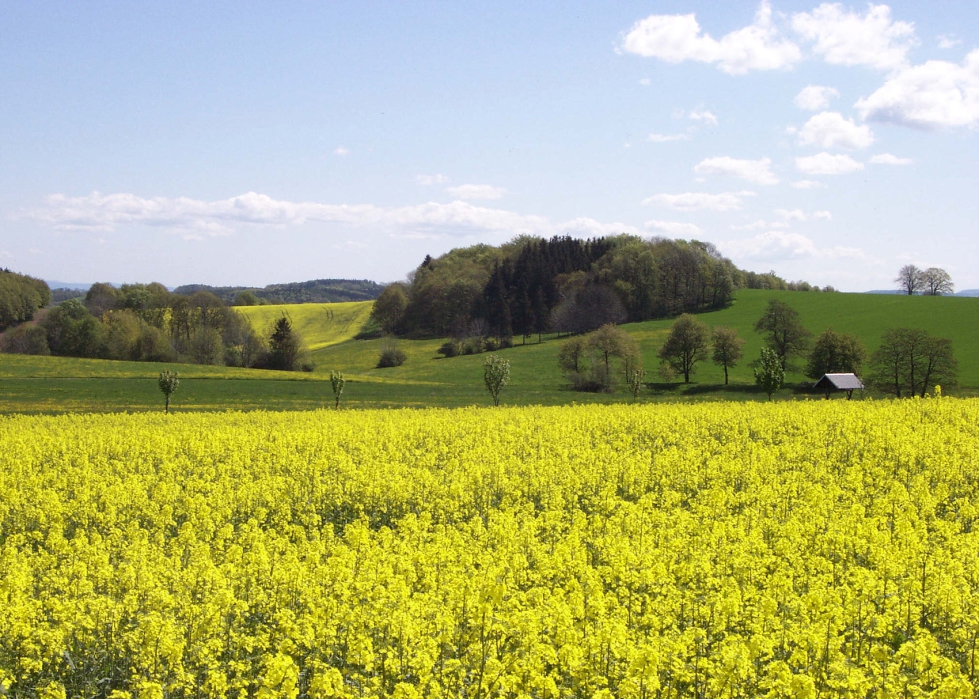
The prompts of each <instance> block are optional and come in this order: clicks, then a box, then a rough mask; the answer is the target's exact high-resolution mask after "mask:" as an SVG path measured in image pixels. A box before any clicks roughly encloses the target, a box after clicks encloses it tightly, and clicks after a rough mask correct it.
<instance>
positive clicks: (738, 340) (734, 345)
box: [710, 325, 745, 386]
mask: <svg viewBox="0 0 979 699" xmlns="http://www.w3.org/2000/svg"><path fill="white" fill-rule="evenodd" d="M710 339H711V347H712V348H713V353H712V354H711V359H713V360H714V364H716V365H717V366H719V367H724V385H725V386H727V370H728V369H733V368H734V367H736V366H737V365H738V362H739V361H741V357H742V356H744V343H745V340H744V338H742V337H738V331H737V330H735V329H734V328H725V327H724V326H722V325H718V326H716V327H714V329H713V330H711V334H710Z"/></svg>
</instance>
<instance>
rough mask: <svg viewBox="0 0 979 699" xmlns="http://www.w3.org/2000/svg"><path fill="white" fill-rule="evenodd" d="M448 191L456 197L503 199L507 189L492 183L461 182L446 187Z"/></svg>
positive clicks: (470, 199) (466, 198)
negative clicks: (455, 185)
mask: <svg viewBox="0 0 979 699" xmlns="http://www.w3.org/2000/svg"><path fill="white" fill-rule="evenodd" d="M445 191H446V192H448V193H449V194H451V195H452V196H454V197H455V198H456V199H463V200H465V201H472V200H477V199H501V198H502V197H503V195H504V194H506V190H505V189H503V188H502V187H494V186H493V185H491V184H460V185H459V186H457V187H446V189H445Z"/></svg>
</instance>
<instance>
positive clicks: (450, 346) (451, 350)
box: [436, 340, 462, 359]
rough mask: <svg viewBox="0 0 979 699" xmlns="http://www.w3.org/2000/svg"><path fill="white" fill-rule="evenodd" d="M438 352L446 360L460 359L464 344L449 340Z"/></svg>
mask: <svg viewBox="0 0 979 699" xmlns="http://www.w3.org/2000/svg"><path fill="white" fill-rule="evenodd" d="M436 351H437V352H438V354H441V355H442V356H443V357H445V358H446V359H448V358H449V357H458V356H459V355H460V354H462V343H460V342H456V341H455V340H449V341H448V342H446V343H445V344H444V345H442V346H441V347H439V348H438V350H436Z"/></svg>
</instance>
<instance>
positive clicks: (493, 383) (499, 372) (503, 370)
mask: <svg viewBox="0 0 979 699" xmlns="http://www.w3.org/2000/svg"><path fill="white" fill-rule="evenodd" d="M483 383H485V384H486V390H487V391H489V393H490V396H492V397H493V405H499V404H500V391H502V390H503V387H504V386H506V385H507V384H508V383H510V360H509V359H503V358H502V357H497V356H496V355H495V354H491V355H490V356H488V357H487V358H486V361H485V362H483Z"/></svg>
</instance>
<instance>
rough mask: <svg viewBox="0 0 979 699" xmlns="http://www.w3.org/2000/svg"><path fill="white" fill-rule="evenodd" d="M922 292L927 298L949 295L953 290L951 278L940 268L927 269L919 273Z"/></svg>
mask: <svg viewBox="0 0 979 699" xmlns="http://www.w3.org/2000/svg"><path fill="white" fill-rule="evenodd" d="M921 286H922V291H923V292H924V293H925V294H926V295H928V296H941V295H942V294H951V293H952V292H953V291H954V290H955V285H954V284H953V283H952V277H951V275H949V273H948V272H946V271H945V270H944V269H942V268H941V267H929V268H928V269H926V270H925V271H924V272H922V273H921Z"/></svg>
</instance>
